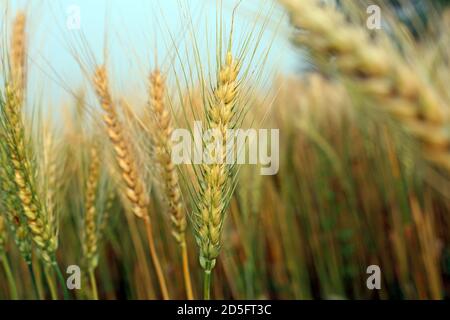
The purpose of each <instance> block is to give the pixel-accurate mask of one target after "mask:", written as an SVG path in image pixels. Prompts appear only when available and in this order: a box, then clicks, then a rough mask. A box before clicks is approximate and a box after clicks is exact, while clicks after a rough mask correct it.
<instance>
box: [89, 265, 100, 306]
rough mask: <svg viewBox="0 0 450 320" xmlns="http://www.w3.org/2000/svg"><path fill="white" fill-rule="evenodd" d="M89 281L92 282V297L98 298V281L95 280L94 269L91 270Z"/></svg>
mask: <svg viewBox="0 0 450 320" xmlns="http://www.w3.org/2000/svg"><path fill="white" fill-rule="evenodd" d="M89 281H90V282H91V289H92V298H93V299H94V300H98V290H97V282H96V281H95V272H94V270H89Z"/></svg>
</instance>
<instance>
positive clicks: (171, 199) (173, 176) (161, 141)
mask: <svg viewBox="0 0 450 320" xmlns="http://www.w3.org/2000/svg"><path fill="white" fill-rule="evenodd" d="M149 83H150V87H149V95H150V103H149V105H150V110H151V111H152V114H153V120H154V121H153V127H154V131H153V132H154V134H155V135H156V137H154V138H153V140H154V141H155V152H154V153H155V156H156V159H157V162H158V163H159V165H160V167H161V169H162V170H161V171H162V172H161V178H162V181H163V188H164V192H165V195H166V199H167V202H168V206H169V214H170V219H171V222H172V234H173V236H174V237H175V239H176V241H177V242H178V244H179V246H180V249H181V256H182V258H181V260H182V265H183V277H184V282H185V288H186V295H187V298H188V299H189V300H192V299H193V293H192V284H191V277H190V272H189V260H188V252H187V247H186V216H185V212H184V208H183V203H182V199H181V190H180V186H179V183H178V174H177V171H176V167H175V165H174V163H173V162H172V158H171V150H172V143H171V140H170V139H171V135H172V130H173V129H172V125H171V117H170V112H169V110H167V108H166V105H165V103H164V94H165V79H164V76H163V75H162V74H161V72H160V71H159V70H154V71H153V72H152V73H151V75H150V79H149Z"/></svg>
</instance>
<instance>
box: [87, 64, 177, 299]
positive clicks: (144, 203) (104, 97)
mask: <svg viewBox="0 0 450 320" xmlns="http://www.w3.org/2000/svg"><path fill="white" fill-rule="evenodd" d="M93 82H94V88H95V91H96V94H97V97H98V99H99V101H100V104H101V107H102V109H103V111H104V117H103V121H104V123H105V125H106V130H107V134H108V136H109V139H110V141H111V143H112V145H113V148H114V152H115V157H116V162H117V164H118V166H119V168H120V172H121V177H122V181H123V182H124V185H125V187H126V190H125V195H126V197H127V199H128V200H129V203H130V205H131V208H132V212H133V213H134V214H135V215H136V216H137V217H138V218H140V219H142V220H143V221H144V223H145V226H146V232H147V239H148V243H149V249H150V254H151V257H152V260H153V264H154V266H155V269H156V273H157V277H158V281H159V285H160V288H161V293H162V295H163V297H164V299H168V297H169V294H168V291H167V285H166V281H165V279H164V275H163V273H162V269H161V264H160V262H159V258H158V255H157V253H156V248H155V245H154V239H153V232H152V229H151V228H152V226H151V222H150V216H149V214H148V209H147V207H148V204H149V199H148V196H147V192H146V189H145V184H144V182H143V181H142V178H141V177H140V175H139V173H138V171H137V165H136V159H135V158H134V156H133V153H132V151H131V149H130V146H129V141H127V140H126V139H125V133H124V130H123V127H122V124H121V122H120V120H119V118H118V116H117V112H116V108H115V105H114V104H113V101H112V98H111V93H110V91H109V83H108V75H107V72H106V68H105V67H104V66H99V67H98V68H97V69H96V71H95V74H94V77H93Z"/></svg>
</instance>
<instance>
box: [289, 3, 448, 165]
mask: <svg viewBox="0 0 450 320" xmlns="http://www.w3.org/2000/svg"><path fill="white" fill-rule="evenodd" d="M281 3H282V4H284V5H285V6H286V8H287V10H288V12H289V14H290V17H291V21H292V24H293V25H294V26H296V27H298V28H299V29H300V31H299V33H298V34H297V35H295V43H296V44H298V45H302V46H305V47H307V48H308V49H310V50H311V55H312V57H313V59H315V60H316V62H318V64H319V65H322V66H323V65H324V64H332V65H333V66H334V67H335V69H336V70H337V72H338V73H339V75H340V76H343V77H345V78H346V79H347V80H348V81H352V82H353V84H354V86H353V87H352V88H353V89H355V90H356V89H357V90H359V92H360V93H362V94H363V95H364V99H367V100H369V98H370V100H372V101H374V104H375V106H377V107H379V108H383V109H384V110H386V112H387V113H388V114H390V115H391V116H392V117H393V118H394V119H395V120H396V121H398V123H400V124H401V125H402V126H403V127H404V128H405V129H406V130H407V132H408V133H410V134H411V136H412V137H413V138H414V139H416V140H417V143H418V144H419V146H420V147H421V148H422V150H423V152H422V154H423V155H424V156H425V157H426V158H427V159H428V160H429V161H430V162H431V163H433V164H435V165H437V166H439V167H441V168H443V169H444V170H446V171H447V172H448V171H450V135H449V134H448V131H449V128H450V118H449V117H450V112H449V110H450V109H449V107H448V103H449V102H448V101H445V100H444V99H443V97H442V96H441V95H439V93H438V92H437V91H436V90H435V88H434V87H433V86H432V85H431V84H430V83H429V81H427V80H426V79H424V78H423V77H422V75H421V73H420V71H419V70H417V66H414V65H412V64H409V63H408V62H407V61H406V60H405V59H404V57H402V56H401V53H400V52H399V51H398V49H397V47H396V45H395V44H394V43H391V41H382V40H379V41H377V39H373V37H371V34H370V33H369V30H368V29H367V28H366V26H365V25H361V26H359V25H357V24H355V23H352V22H349V21H348V19H347V17H346V16H345V15H344V14H343V13H342V12H340V11H338V9H337V8H336V7H335V6H330V5H325V4H324V3H323V2H321V1H318V0H302V1H297V0H281ZM384 40H386V39H384ZM332 58H333V59H332Z"/></svg>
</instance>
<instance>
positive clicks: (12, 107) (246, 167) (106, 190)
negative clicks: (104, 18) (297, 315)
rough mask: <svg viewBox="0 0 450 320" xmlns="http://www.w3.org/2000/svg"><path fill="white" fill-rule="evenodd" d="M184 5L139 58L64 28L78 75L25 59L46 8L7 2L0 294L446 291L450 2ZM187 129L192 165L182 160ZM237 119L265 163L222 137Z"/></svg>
mask: <svg viewBox="0 0 450 320" xmlns="http://www.w3.org/2000/svg"><path fill="white" fill-rule="evenodd" d="M255 1H256V0H255ZM177 3H179V8H178V9H179V12H181V14H180V17H182V19H181V20H182V23H183V26H184V27H185V29H184V30H183V32H182V33H181V34H180V33H179V32H178V31H177V30H172V29H171V26H170V25H166V24H165V23H164V21H163V20H164V19H159V20H157V19H155V20H157V24H158V26H157V27H155V28H156V29H155V30H156V31H155V30H153V31H149V32H148V33H149V35H150V36H151V37H154V38H155V39H151V40H148V44H147V43H146V44H145V47H146V48H147V49H148V52H149V54H148V55H146V54H144V55H145V57H146V59H147V62H148V61H150V62H149V63H144V64H143V63H142V62H140V61H138V59H137V58H136V59H135V58H133V57H134V55H133V54H130V57H131V58H130V59H129V60H130V61H131V62H129V61H117V60H115V59H114V53H115V51H114V50H111V49H110V48H109V47H108V46H107V45H105V46H104V47H103V48H102V50H100V51H101V52H97V51H96V50H97V46H95V45H94V44H93V43H90V42H89V38H88V37H87V35H86V34H83V33H77V34H76V35H75V36H74V37H72V38H64V39H63V40H62V42H64V43H65V44H66V50H67V52H68V53H69V54H70V56H71V57H72V65H71V67H73V68H75V69H77V70H78V71H79V72H80V74H82V80H81V82H82V84H83V85H81V84H77V83H71V82H70V81H69V80H70V78H71V74H70V72H69V71H67V72H68V74H66V73H65V72H66V71H64V69H62V70H58V68H57V67H56V64H55V65H53V63H52V61H50V60H45V61H46V63H45V64H44V65H41V66H40V67H39V68H36V64H37V63H36V61H38V60H39V59H42V56H41V54H40V53H39V51H36V49H35V47H33V46H32V44H34V45H35V46H36V43H38V45H37V46H38V47H45V41H41V40H39V41H37V40H36V41H34V40H35V39H33V32H34V28H35V27H36V21H38V17H37V15H38V14H36V12H35V11H33V10H31V9H30V8H29V7H27V6H22V7H19V8H16V6H15V5H11V3H10V1H3V2H1V3H0V8H1V9H2V10H1V13H0V16H1V17H2V23H1V26H0V37H1V52H0V61H1V64H0V69H1V75H0V79H1V80H0V299H2V300H10V299H11V300H16V299H31V300H45V299H54V300H58V299H80V300H86V299H87V300H91V299H92V300H98V299H104V300H116V299H130V300H135V299H137V300H148V299H165V300H167V299H177V300H179V299H182V300H184V299H187V300H192V299H262V300H266V299H301V300H304V299H433V300H440V299H446V298H447V299H448V298H449V297H450V232H449V231H450V179H449V178H450V91H449V89H448V88H449V87H448V84H449V83H450V33H449V32H448V30H449V28H450V9H449V8H447V7H446V4H445V1H443V2H442V1H436V2H435V1H424V2H423V3H425V4H426V5H422V6H420V7H417V6H413V5H412V4H411V2H408V1H393V3H392V4H391V3H390V2H389V1H354V2H350V1H347V2H345V1H319V0H279V1H275V0H274V1H271V0H261V1H260V3H259V2H258V3H259V4H260V6H259V5H258V6H257V7H258V9H254V8H253V7H252V8H253V9H252V10H249V9H248V7H246V6H245V4H242V3H241V2H239V1H237V2H236V1H231V0H230V1H226V0H223V1H221V0H217V1H214V4H213V6H212V7H213V11H214V12H215V16H212V17H209V18H208V19H210V20H211V21H212V23H211V24H210V26H211V27H208V28H206V27H205V25H204V24H203V23H201V21H202V20H201V19H200V20H199V21H200V22H199V21H197V20H196V19H197V18H198V17H195V16H192V15H190V14H189V12H190V11H189V10H187V9H186V7H189V5H190V2H189V1H178V2H177ZM394 3H395V4H394ZM423 3H421V4H423ZM374 4H375V6H376V7H375V8H378V9H379V10H380V13H381V17H382V20H381V21H382V23H381V25H380V28H370V27H369V24H368V22H367V21H368V20H367V19H368V11H367V8H368V7H370V6H371V5H372V6H373V5H374ZM112 6H113V4H112ZM13 8H14V9H13ZM372 8H373V7H372ZM405 12H407V13H408V14H407V15H406V16H405ZM150 14H153V16H157V15H158V13H157V12H153V13H150ZM369 17H372V16H371V15H370V14H369ZM240 19H242V21H246V23H247V24H246V26H247V28H242V27H241V26H242V24H241V23H242V21H241V20H240ZM105 28H106V29H105V30H106V31H105V32H104V33H102V31H99V36H103V37H104V38H105V39H107V40H110V42H109V43H116V42H120V40H118V39H121V38H120V36H117V35H116V34H115V33H114V32H113V30H114V25H109V26H108V25H107V26H106V27H105ZM108 31H111V32H108ZM159 33H161V35H159ZM155 34H156V35H158V36H155ZM208 36H209V37H208ZM115 37H117V38H115ZM277 41H284V42H285V43H287V46H286V48H285V49H283V50H289V51H290V53H291V54H292V56H293V57H295V58H294V61H295V65H296V69H295V70H290V72H286V71H283V70H279V69H278V64H277V63H278V62H279V61H278V60H277V59H279V57H277V55H276V54H274V52H279V50H278V51H277V50H276V49H277V48H276V47H277V44H278V43H279V42H277ZM42 42H43V43H42ZM157 47H159V48H162V47H165V48H167V49H168V50H167V51H165V52H166V55H161V54H159V53H157V52H159V51H158V50H157ZM139 48H141V47H139ZM139 48H130V49H129V50H130V52H134V49H136V50H137V49H139ZM42 52H44V51H42ZM67 52H66V53H67ZM41 61H42V60H41ZM122 63H123V65H124V66H128V63H131V64H132V65H133V68H136V69H139V71H140V73H139V74H140V75H141V77H135V76H134V74H133V76H131V72H130V75H129V77H130V79H129V78H126V76H127V74H126V73H121V72H115V71H116V70H115V68H114V67H115V66H116V65H121V64H122ZM33 66H34V69H33ZM130 68H131V67H130ZM30 70H33V72H29V71H30ZM36 73H38V75H39V73H42V74H46V75H52V77H53V79H54V82H55V83H54V84H53V85H47V84H43V83H40V82H39V81H37V80H36V79H38V78H39V77H36ZM128 82H129V83H135V82H136V83H138V85H137V86H136V87H139V88H140V89H142V90H140V91H139V92H140V93H139V94H138V93H136V92H134V91H133V90H131V91H130V90H126V89H125V88H124V86H122V85H121V84H122V83H128ZM79 88H82V89H79ZM136 91H137V89H136ZM55 94H58V95H61V96H63V97H64V100H63V101H64V102H63V103H62V102H60V103H61V104H64V105H57V106H53V105H52V106H50V104H53V103H49V102H48V101H50V100H51V99H50V98H51V97H53V96H54V95H55ZM48 97H50V98H49V99H48V100H46V99H47V98H48ZM59 101H61V100H59ZM198 123H201V125H200V126H201V127H198V126H197V124H198ZM198 129H201V130H204V131H205V130H211V131H213V132H214V134H213V135H211V136H209V137H205V136H203V137H200V141H199V142H200V143H199V144H200V146H198V145H197V146H196V147H200V149H201V151H200V153H201V156H203V158H202V161H199V162H195V163H192V164H191V163H179V162H177V160H176V158H175V157H174V156H175V155H177V154H178V151H179V149H178V147H179V146H178V145H177V140H174V139H173V137H174V135H175V136H177V137H180V136H179V135H178V134H179V133H180V132H181V133H183V132H184V133H187V134H188V135H189V136H190V137H191V138H192V137H193V138H194V141H195V138H196V132H197V131H196V130H198ZM248 129H255V130H259V131H258V132H269V131H270V132H277V135H274V136H272V140H271V141H270V142H269V143H268V145H267V149H268V150H262V148H263V147H261V145H260V149H259V153H257V154H256V155H254V156H255V157H256V158H258V159H259V160H261V159H263V156H262V153H264V152H265V151H271V152H269V153H266V154H265V156H266V158H267V157H269V156H270V157H269V158H270V160H271V162H270V165H273V166H274V168H275V169H276V170H275V172H272V173H271V174H262V172H267V166H268V162H267V161H265V162H264V161H255V163H251V161H250V160H249V159H252V156H253V155H252V154H251V150H252V149H251V148H250V145H251V142H252V141H250V138H249V136H247V137H245V139H244V140H245V141H244V140H243V141H244V142H245V143H244V144H243V145H244V147H248V148H247V149H244V150H240V149H239V148H237V147H236V146H233V147H231V148H228V144H227V143H228V141H229V135H228V132H229V131H230V130H238V131H239V130H241V131H244V130H248ZM255 137H256V138H260V137H261V136H255ZM275 138H277V140H274V139H275ZM258 142H261V141H258ZM263 142H267V141H265V140H264V141H263ZM257 144H258V143H257ZM211 145H212V146H213V147H210V146H211ZM196 147H194V148H193V149H192V153H193V154H194V156H195V155H198V153H197V150H196ZM182 150H186V149H182ZM230 153H233V154H236V156H238V155H240V154H243V155H244V158H245V159H247V160H249V161H248V163H247V162H246V163H239V162H238V160H237V157H236V158H232V159H231V161H229V158H228V157H229V155H230ZM205 159H207V160H208V161H206V160H205ZM264 160H268V159H264ZM264 168H266V169H265V170H266V171H264ZM370 266H376V267H378V270H379V271H380V273H379V275H380V283H381V287H380V288H376V289H375V290H374V289H373V288H369V280H368V278H370V276H371V273H370V272H368V270H369V269H370V268H369V267H370ZM368 268H369V269H368Z"/></svg>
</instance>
